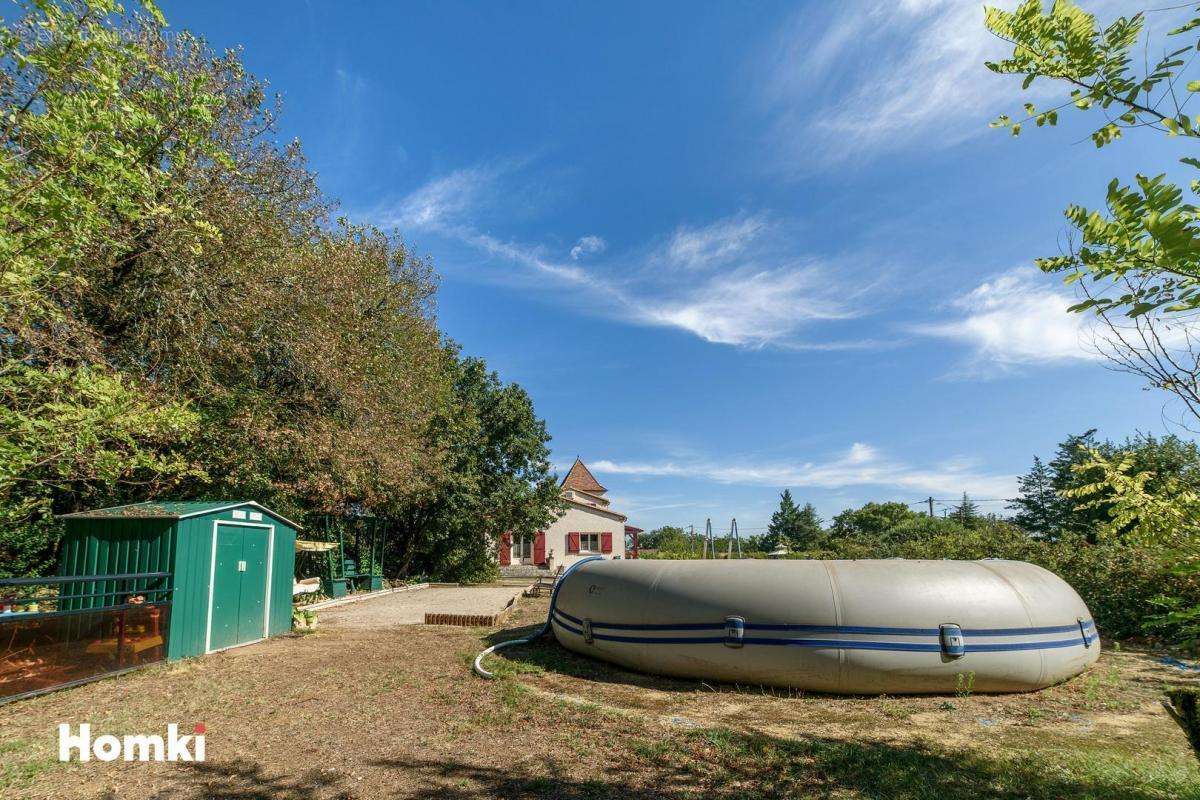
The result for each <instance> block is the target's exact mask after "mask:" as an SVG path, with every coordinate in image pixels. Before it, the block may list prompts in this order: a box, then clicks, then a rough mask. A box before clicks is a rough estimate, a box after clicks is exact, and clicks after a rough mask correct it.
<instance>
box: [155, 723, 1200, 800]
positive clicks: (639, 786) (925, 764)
mask: <svg viewBox="0 0 1200 800" xmlns="http://www.w3.org/2000/svg"><path fill="white" fill-rule="evenodd" d="M481 755H483V754H481ZM535 764H536V762H534V764H531V763H529V762H526V763H525V764H521V765H516V766H496V765H494V764H487V763H482V764H481V763H468V762H466V761H462V760H456V759H447V760H440V761H438V760H430V759H421V758H408V757H397V758H388V759H375V760H369V759H364V761H363V770H362V771H363V774H362V776H356V777H355V778H354V779H353V780H350V779H348V777H347V776H340V775H335V774H330V773H327V772H325V771H322V770H318V769H314V770H310V771H308V772H306V773H304V774H301V775H294V776H273V775H271V774H268V773H266V772H265V771H264V770H263V769H262V768H261V767H259V766H258V765H257V764H254V763H252V762H247V761H237V762H230V763H224V764H222V763H207V764H194V765H191V768H192V769H191V772H190V773H189V777H188V778H187V779H186V781H185V783H184V784H182V785H180V786H177V787H175V788H174V789H172V790H169V791H167V792H164V793H161V794H159V795H158V797H159V798H163V799H164V800H165V799H166V798H189V800H190V799H191V798H195V800H199V798H211V797H221V798H236V799H237V800H260V799H261V800H267V798H283V800H309V798H312V799H313V800H316V799H317V798H320V799H321V800H327V799H335V800H350V798H370V797H395V798H416V799H419V800H424V799H425V798H446V799H448V800H482V799H483V798H493V797H501V798H547V799H549V798H555V799H556V800H585V798H586V799H588V800H596V799H597V798H620V800H656V799H657V798H684V797H688V798H697V797H703V798H712V799H714V800H733V799H734V798H739V799H741V798H792V797H809V796H815V797H828V796H836V797H862V798H880V799H881V800H883V799H887V800H934V799H935V798H936V800H960V799H961V800H967V798H970V799H971V800H975V799H976V798H1000V799H1002V800H1017V798H1023V799H1025V798H1027V799H1029V800H1043V799H1044V800H1052V799H1053V800H1059V799H1060V798H1062V799H1065V800H1070V799H1072V798H1079V799H1080V800H1082V798H1088V799H1089V800H1161V798H1167V797H1181V798H1182V797H1194V796H1196V795H1195V791H1196V784H1195V782H1194V780H1192V779H1190V778H1180V779H1179V780H1182V781H1184V783H1185V784H1186V785H1184V784H1179V783H1175V782H1173V781H1172V779H1171V778H1170V777H1169V776H1163V778H1162V780H1161V781H1160V782H1159V784H1158V785H1156V786H1153V787H1151V788H1145V789H1142V788H1130V786H1129V781H1128V777H1129V776H1128V775H1126V774H1125V773H1124V772H1123V771H1122V770H1120V769H1119V767H1118V768H1116V769H1112V768H1111V765H1105V766H1104V767H1103V768H1090V767H1085V768H1084V769H1082V770H1075V771H1068V770H1062V769H1052V770H1047V768H1046V764H1045V762H1041V761H1038V760H1036V759H1035V758H1033V757H1027V758H1020V757H1018V758H1015V759H1010V760H993V759H989V758H987V757H986V756H982V755H980V754H976V753H972V752H967V751H949V750H943V749H941V748H937V747H935V746H932V745H924V744H914V745H892V744H886V743H863V742H852V741H841V740H836V739H824V738H804V739H796V740H791V739H780V738H776V737H771V736H764V735H758V734H742V733H737V732H733V731H728V730H724V729H706V730H703V731H695V732H691V733H689V734H687V735H686V736H683V737H679V738H678V739H672V740H667V739H664V740H660V741H655V742H648V743H644V744H642V745H640V746H639V745H635V746H634V747H633V752H632V753H631V757H630V759H624V758H619V759H611V758H609V759H602V760H598V761H596V762H593V763H590V764H588V763H583V762H579V761H570V762H567V763H565V764H563V763H560V762H558V761H557V760H548V761H546V762H544V764H545V766H544V768H543V769H536V768H535Z"/></svg>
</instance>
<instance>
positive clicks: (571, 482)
mask: <svg viewBox="0 0 1200 800" xmlns="http://www.w3.org/2000/svg"><path fill="white" fill-rule="evenodd" d="M559 486H560V487H561V488H563V489H578V490H579V491H581V492H588V493H589V494H603V493H604V492H607V491H608V489H605V488H604V487H603V486H601V485H600V481H598V480H596V477H595V476H594V475H592V473H591V472H589V471H588V468H587V467H585V466H584V465H583V461H582V460H580V458H579V457H578V456H576V457H575V463H574V464H572V465H571V469H570V471H569V472H567V477H565V478H563V480H562V483H561V484H559Z"/></svg>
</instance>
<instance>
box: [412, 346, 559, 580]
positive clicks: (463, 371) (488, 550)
mask: <svg viewBox="0 0 1200 800" xmlns="http://www.w3.org/2000/svg"><path fill="white" fill-rule="evenodd" d="M445 358H446V359H447V361H448V362H449V366H450V369H452V370H453V375H454V380H453V393H454V402H453V403H452V404H451V405H450V406H449V407H448V408H447V409H446V410H445V412H444V413H443V414H442V415H441V416H439V417H438V418H437V419H436V420H434V421H433V423H432V431H431V436H432V437H433V438H434V439H435V440H436V441H438V442H439V443H440V445H441V447H443V448H444V449H445V450H446V452H448V453H449V458H450V463H449V469H448V470H447V471H446V472H445V473H444V475H445V477H444V479H443V481H442V482H440V483H438V484H436V485H433V486H431V487H430V488H429V490H428V491H426V492H425V493H423V494H422V495H421V496H420V497H418V498H417V499H415V500H413V501H411V502H407V503H404V504H401V505H400V506H399V507H398V508H396V509H395V510H394V511H393V512H392V514H391V518H392V520H393V522H394V523H395V525H394V530H395V531H396V533H397V534H398V535H397V538H396V540H395V541H394V542H393V546H394V548H395V551H394V556H393V557H392V558H391V559H390V560H391V562H392V564H394V565H395V567H394V568H395V569H396V570H397V572H398V573H399V574H401V575H406V574H409V573H410V572H413V571H421V572H426V573H431V574H434V575H436V576H437V577H439V578H441V579H443V580H462V581H477V580H482V579H486V578H489V577H491V576H492V575H494V573H495V554H496V542H497V541H498V540H499V537H500V536H501V535H502V534H504V533H506V532H508V533H512V534H514V535H518V534H532V533H533V532H535V531H536V530H538V529H540V528H543V527H545V526H546V525H547V524H548V523H549V522H550V521H551V520H552V519H553V517H554V514H555V512H556V511H558V510H560V508H561V504H560V500H559V493H558V484H557V481H555V479H554V475H553V474H552V473H551V472H550V451H549V448H548V446H547V445H548V443H549V441H550V436H549V434H548V433H547V432H546V425H545V422H543V421H542V420H541V419H540V418H538V416H537V415H536V413H535V412H534V409H533V403H532V401H531V400H530V398H529V395H528V394H527V393H526V392H525V390H524V389H522V388H521V387H520V386H518V385H516V384H505V383H504V382H503V381H501V380H500V377H499V376H498V375H497V374H496V373H495V372H492V371H490V370H488V368H487V365H486V364H485V363H484V362H483V361H482V360H481V359H478V358H459V357H458V348H457V347H454V346H451V347H447V349H446V353H445ZM559 555H560V556H561V555H562V554H561V553H560V554H559Z"/></svg>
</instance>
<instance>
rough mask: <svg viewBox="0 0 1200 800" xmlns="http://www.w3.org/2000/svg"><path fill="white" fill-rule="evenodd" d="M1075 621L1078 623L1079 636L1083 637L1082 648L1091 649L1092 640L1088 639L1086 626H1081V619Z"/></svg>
mask: <svg viewBox="0 0 1200 800" xmlns="http://www.w3.org/2000/svg"><path fill="white" fill-rule="evenodd" d="M1076 621H1077V622H1078V623H1079V635H1080V636H1082V637H1083V646H1084V647H1091V646H1092V640H1091V639H1089V638H1088V632H1087V626H1085V625H1084V624H1083V617H1079V618H1078V619H1077V620H1076Z"/></svg>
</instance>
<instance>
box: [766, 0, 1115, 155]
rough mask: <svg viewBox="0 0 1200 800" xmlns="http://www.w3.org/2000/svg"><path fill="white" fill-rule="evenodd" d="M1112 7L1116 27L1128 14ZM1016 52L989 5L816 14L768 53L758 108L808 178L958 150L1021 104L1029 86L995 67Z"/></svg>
mask: <svg viewBox="0 0 1200 800" xmlns="http://www.w3.org/2000/svg"><path fill="white" fill-rule="evenodd" d="M1014 4H1015V3H1004V2H1001V3H998V5H1014ZM1100 5H1101V8H1100V11H1101V14H1102V15H1107V12H1109V11H1110V10H1111V8H1110V7H1111V6H1114V5H1117V4H1116V3H1105V2H1103V1H1101V3H1100ZM1126 13H1127V12H1126ZM1009 49H1011V48H1010V46H1008V45H1006V44H1005V43H1004V42H1002V41H1000V40H999V39H997V38H996V37H994V36H992V35H991V34H990V33H989V32H988V31H987V29H986V28H984V25H983V5H982V4H977V3H968V2H963V0H901V2H896V1H895V0H871V2H866V0H864V1H863V2H854V3H839V4H805V5H803V6H801V7H800V8H798V9H797V11H796V13H795V15H794V16H793V18H792V19H791V21H790V23H789V24H788V25H786V26H785V27H784V28H783V29H782V30H781V32H780V34H779V37H778V39H777V41H776V42H775V46H774V47H771V48H767V49H766V50H765V53H766V55H765V57H764V58H763V62H762V63H761V64H760V65H759V67H758V68H759V70H761V72H762V73H763V76H764V79H763V81H762V83H761V89H760V92H759V96H758V102H759V105H760V108H761V109H762V111H763V112H764V113H765V114H766V117H767V120H768V122H769V124H770V125H771V127H772V135H771V138H772V140H773V141H774V142H775V143H776V145H777V146H778V147H779V153H780V156H781V158H782V160H783V161H784V163H785V164H786V165H787V166H789V167H790V168H792V169H794V170H796V171H799V172H808V171H812V170H813V169H814V168H815V167H814V165H819V164H824V163H827V162H829V161H831V160H832V161H834V162H840V161H842V160H844V159H849V158H855V159H860V160H861V159H863V158H870V157H872V156H875V155H878V154H880V153H882V152H886V151H890V150H897V149H901V148H906V147H910V146H913V145H915V144H919V145H920V146H921V147H922V148H940V147H948V146H952V145H955V144H959V143H961V142H963V141H964V140H966V139H969V138H971V137H973V136H978V135H984V134H986V133H987V131H988V128H987V121H988V120H989V119H991V118H993V117H995V116H996V115H998V114H1000V113H1001V112H1004V111H1011V108H1010V106H1011V104H1012V103H1013V102H1016V101H1017V98H1018V97H1019V96H1020V95H1021V90H1020V82H1019V81H1018V80H1014V79H1012V78H1011V77H1009V76H1000V75H995V74H993V73H992V72H990V71H989V70H988V69H987V68H986V67H985V66H984V62H985V61H987V60H990V59H995V58H1000V57H1003V56H1004V55H1005V53H1006V52H1007V50H1009ZM1039 88H1040V84H1035V86H1034V89H1033V90H1034V92H1036V91H1038V89H1039Z"/></svg>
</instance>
